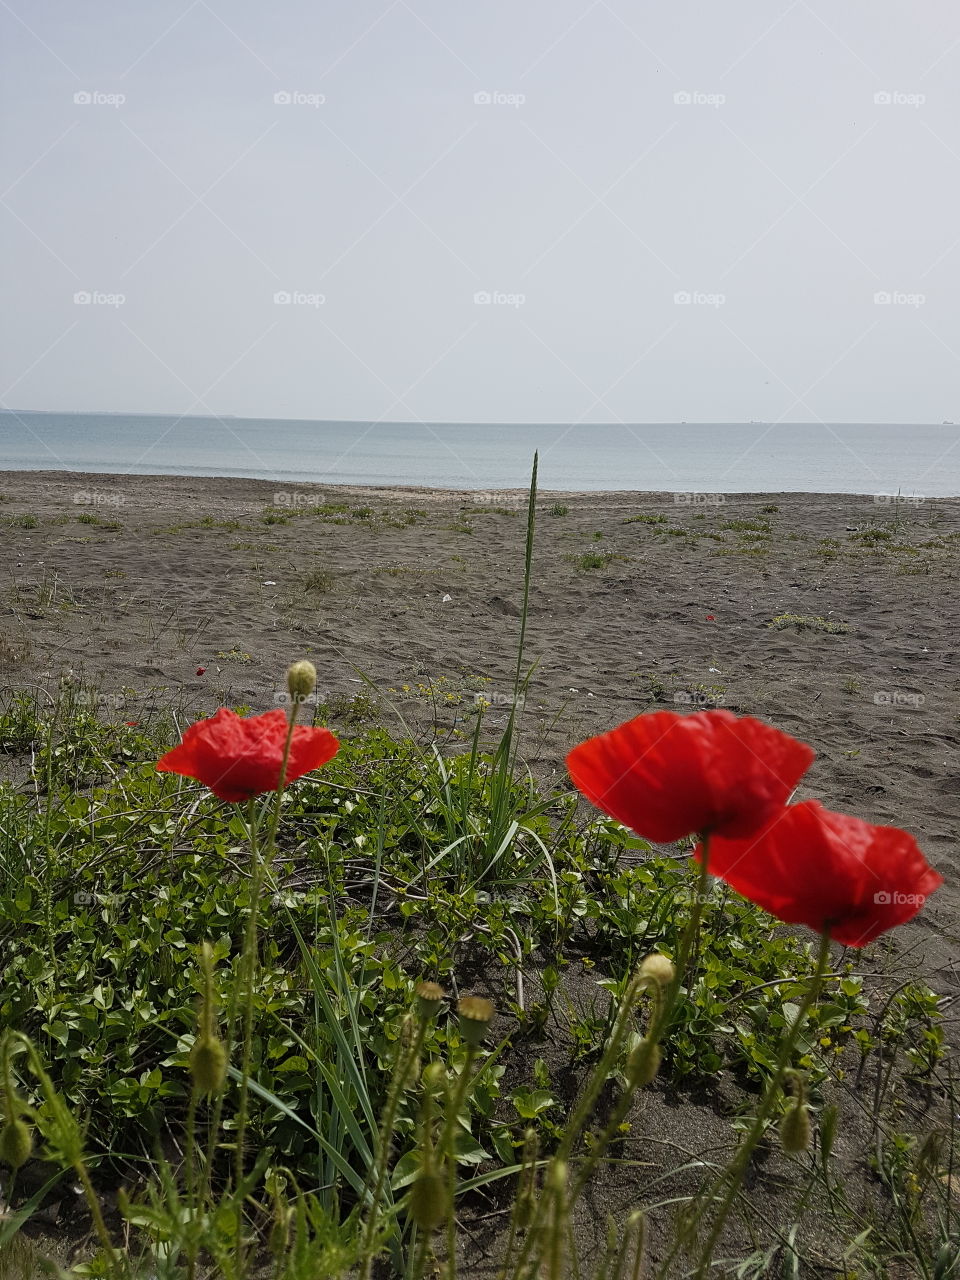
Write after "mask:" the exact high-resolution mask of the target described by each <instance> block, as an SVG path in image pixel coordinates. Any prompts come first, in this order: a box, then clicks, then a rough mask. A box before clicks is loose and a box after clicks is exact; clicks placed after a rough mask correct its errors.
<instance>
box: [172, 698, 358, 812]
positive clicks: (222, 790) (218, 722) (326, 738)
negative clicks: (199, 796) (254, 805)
mask: <svg viewBox="0 0 960 1280" xmlns="http://www.w3.org/2000/svg"><path fill="white" fill-rule="evenodd" d="M287 727H288V725H287V717H286V713H285V712H283V711H281V710H280V708H279V707H278V708H276V709H275V710H274V711H267V712H265V713H264V714H263V715H262V716H246V717H243V716H238V715H236V714H235V713H234V712H233V711H230V710H228V709H227V708H226V707H221V709H220V710H219V711H218V712H217V714H216V715H215V716H213V717H212V718H211V719H210V720H198V721H197V723H196V724H192V725H191V726H190V728H189V729H188V730H187V731H186V733H185V734H184V735H183V741H182V742H181V743H180V745H179V747H174V748H173V750H172V751H168V752H167V754H166V755H165V756H162V757H161V758H160V759H159V760H158V761H157V769H158V770H159V771H160V772H161V773H181V774H183V776H184V777H185V778H196V779H197V780H198V781H199V782H202V783H203V784H204V785H205V786H207V787H209V788H210V790H211V791H212V792H213V794H214V795H215V796H218V797H219V798H220V799H221V800H229V801H231V802H233V803H236V802H237V801H238V800H248V799H249V798H250V797H251V796H255V795H259V794H260V793H261V792H262V791H276V789H277V784H278V783H279V781H280V766H281V763H282V761H283V748H284V744H285V742H286V740H287ZM339 746H340V743H339V742H338V741H337V739H336V738H335V737H334V736H333V734H332V733H331V732H330V730H329V729H310V728H307V727H306V726H304V725H297V726H296V728H295V729H294V731H293V741H292V742H291V743H290V756H289V758H288V760H287V774H286V780H287V782H293V780H294V779H295V778H300V777H302V776H303V775H304V774H305V773H309V772H310V770H311V769H319V768H320V766H321V765H322V764H326V763H327V761H328V760H332V759H333V757H334V756H335V755H336V754H337V750H338V748H339Z"/></svg>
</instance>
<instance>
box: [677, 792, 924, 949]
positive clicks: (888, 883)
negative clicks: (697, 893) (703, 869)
mask: <svg viewBox="0 0 960 1280" xmlns="http://www.w3.org/2000/svg"><path fill="white" fill-rule="evenodd" d="M696 857H697V860H698V861H700V860H701V859H702V849H698V850H697V854H696ZM707 869H708V871H709V872H710V873H711V874H712V875H715V876H719V877H720V878H721V879H723V880H725V881H726V882H727V884H729V885H730V887H731V888H732V889H735V890H736V891H737V893H739V894H742V896H743V897H745V898H749V899H750V901H751V902H755V903H756V904H757V905H758V906H760V907H763V909H764V910H765V911H769V912H770V914H771V915H774V916H776V917H777V918H778V919H780V920H783V921H785V922H787V923H788V924H805V925H807V926H808V927H809V928H811V929H814V930H816V932H818V933H823V932H828V933H829V934H830V936H831V938H833V939H834V940H835V941H837V942H840V943H843V945H844V946H848V947H863V946H865V945H866V944H867V943H868V942H872V941H873V939H874V938H876V937H878V936H879V935H880V934H881V933H884V932H886V930H888V929H893V928H895V927H896V926H897V925H898V924H903V923H905V922H906V921H907V920H911V919H912V918H913V917H914V916H915V915H916V914H917V912H918V911H919V910H920V909H921V907H922V906H923V904H924V902H925V901H926V899H927V898H928V897H929V896H930V895H931V894H932V893H934V892H935V891H936V890H937V889H938V888H939V887H940V885H942V884H943V877H942V876H941V875H939V874H938V873H937V872H936V871H934V869H933V868H932V867H931V866H930V865H929V863H928V862H927V860H926V858H925V857H924V856H923V853H922V852H921V851H920V849H919V847H918V846H917V842H916V841H915V840H914V838H913V836H911V835H909V834H908V832H906V831H901V830H900V829H899V828H898V827H877V826H872V825H871V824H870V823H869V822H863V821H861V819H859V818H854V817H851V816H850V815H849V814H844V813H831V812H830V810H828V809H824V808H823V806H822V805H820V804H818V803H817V801H815V800H808V801H805V802H804V803H802V804H794V805H788V806H787V807H786V808H784V809H783V810H782V811H781V813H780V814H778V815H776V816H775V817H774V818H773V819H772V821H770V822H769V823H768V824H767V825H766V826H765V827H764V828H763V829H762V830H760V831H758V832H756V833H755V834H754V835H752V836H750V837H748V838H746V839H735V840H729V839H724V838H723V837H716V836H714V837H712V838H711V840H710V846H709V853H708V864H707Z"/></svg>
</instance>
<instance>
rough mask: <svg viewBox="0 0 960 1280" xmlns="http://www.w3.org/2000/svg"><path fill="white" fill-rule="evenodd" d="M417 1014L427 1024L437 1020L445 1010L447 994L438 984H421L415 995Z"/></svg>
mask: <svg viewBox="0 0 960 1280" xmlns="http://www.w3.org/2000/svg"><path fill="white" fill-rule="evenodd" d="M414 997H415V999H414V1004H415V1006H416V1010H417V1014H418V1016H419V1017H421V1018H422V1019H423V1021H424V1022H427V1021H428V1020H429V1019H430V1018H435V1017H436V1016H437V1014H438V1013H439V1012H440V1010H441V1009H442V1008H443V1002H444V999H445V998H446V993H445V992H444V990H443V987H441V986H439V985H438V984H437V983H436V982H421V983H420V985H419V986H418V987H417V989H416V991H415V993H414Z"/></svg>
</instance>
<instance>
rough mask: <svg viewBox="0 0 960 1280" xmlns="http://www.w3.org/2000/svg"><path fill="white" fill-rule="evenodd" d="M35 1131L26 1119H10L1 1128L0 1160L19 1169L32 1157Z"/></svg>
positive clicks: (12, 1167)
mask: <svg viewBox="0 0 960 1280" xmlns="http://www.w3.org/2000/svg"><path fill="white" fill-rule="evenodd" d="M32 1150H33V1133H32V1132H31V1130H30V1126H29V1125H28V1124H27V1122H26V1121H25V1120H21V1119H20V1118H19V1117H17V1118H16V1119H14V1120H8V1121H7V1123H6V1124H5V1125H4V1126H3V1128H2V1129H0V1160H2V1161H3V1163H4V1164H8V1165H9V1166H10V1168H11V1169H19V1168H20V1166H21V1165H22V1164H26V1162H27V1161H28V1160H29V1158H30V1152H31V1151H32Z"/></svg>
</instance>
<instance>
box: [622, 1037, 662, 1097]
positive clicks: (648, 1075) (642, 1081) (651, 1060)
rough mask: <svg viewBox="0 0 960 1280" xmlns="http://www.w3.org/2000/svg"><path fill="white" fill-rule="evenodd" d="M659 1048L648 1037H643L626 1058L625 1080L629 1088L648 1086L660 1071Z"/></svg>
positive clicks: (660, 1055)
mask: <svg viewBox="0 0 960 1280" xmlns="http://www.w3.org/2000/svg"><path fill="white" fill-rule="evenodd" d="M662 1056H663V1055H662V1054H661V1053H660V1046H659V1045H658V1044H655V1043H654V1041H652V1040H651V1039H650V1038H649V1036H644V1037H643V1039H642V1040H641V1041H640V1043H639V1044H638V1045H637V1046H636V1048H635V1049H633V1051H632V1052H631V1054H630V1056H629V1058H627V1080H628V1081H629V1083H630V1086H631V1088H633V1089H638V1088H641V1087H642V1086H643V1085H646V1084H649V1083H650V1081H651V1080H652V1079H653V1077H654V1076H655V1075H656V1074H657V1072H658V1071H659V1070H660V1059H661V1057H662Z"/></svg>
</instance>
